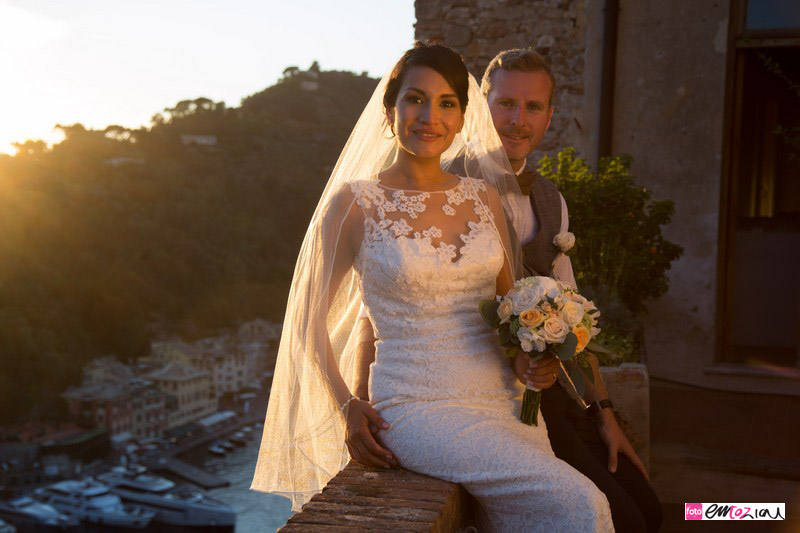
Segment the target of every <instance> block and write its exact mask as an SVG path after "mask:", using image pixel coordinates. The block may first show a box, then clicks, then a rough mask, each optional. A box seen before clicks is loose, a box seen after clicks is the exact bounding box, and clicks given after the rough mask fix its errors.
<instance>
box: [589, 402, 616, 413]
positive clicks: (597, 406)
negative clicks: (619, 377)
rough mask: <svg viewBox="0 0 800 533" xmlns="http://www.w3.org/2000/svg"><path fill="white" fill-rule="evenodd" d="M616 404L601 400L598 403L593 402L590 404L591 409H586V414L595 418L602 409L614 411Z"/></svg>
mask: <svg viewBox="0 0 800 533" xmlns="http://www.w3.org/2000/svg"><path fill="white" fill-rule="evenodd" d="M613 408H614V404H613V403H611V400H599V401H597V402H592V403H591V404H589V407H587V408H586V414H587V415H589V416H592V417H593V416H594V415H596V414H597V413H599V412H600V410H601V409H613Z"/></svg>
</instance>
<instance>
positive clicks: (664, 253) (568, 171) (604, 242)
mask: <svg viewBox="0 0 800 533" xmlns="http://www.w3.org/2000/svg"><path fill="white" fill-rule="evenodd" d="M631 162H632V158H631V157H630V156H626V155H619V156H615V157H605V158H602V159H601V160H600V163H599V165H598V167H599V169H598V172H596V173H595V172H593V171H592V169H591V168H590V166H589V165H588V164H587V163H586V161H585V160H584V159H581V158H578V157H576V155H575V149H574V148H565V149H564V150H563V151H562V152H560V153H559V154H558V155H557V157H556V158H555V159H554V158H552V157H548V156H545V157H543V158H542V159H541V160H540V161H539V169H538V170H539V173H540V174H541V175H542V176H544V177H545V178H547V179H550V180H551V181H553V183H555V185H556V186H557V187H558V189H559V190H560V191H561V194H563V195H564V199H565V200H566V202H567V205H568V207H569V216H570V222H569V226H570V231H571V232H572V233H574V234H575V247H574V248H573V249H572V250H571V251H570V252H569V255H570V257H571V258H572V264H573V268H574V270H575V278H576V281H577V282H578V287H579V289H580V290H581V292H582V293H583V294H585V295H586V296H587V297H591V298H594V299H596V303H597V305H598V307H599V309H600V311H601V313H603V318H604V320H602V322H601V328H603V329H604V331H603V333H601V337H600V338H599V339H598V340H599V341H600V342H601V343H604V342H605V343H606V344H607V345H608V346H609V347H610V348H612V350H616V351H618V352H623V356H624V357H623V359H625V360H631V359H638V351H639V346H638V345H639V337H640V333H639V331H638V330H639V326H638V321H636V320H634V318H635V317H636V316H637V315H639V314H641V313H642V312H643V311H644V310H645V302H646V300H648V299H650V298H658V297H659V296H661V295H662V294H664V293H665V292H667V290H668V288H669V279H668V278H667V274H666V273H667V270H669V268H670V265H671V263H672V262H673V261H674V260H676V259H677V258H679V257H680V256H681V254H682V253H683V248H682V247H681V246H679V245H677V244H674V243H672V242H669V241H667V240H666V239H665V238H664V237H663V235H662V234H661V227H662V226H664V225H665V224H668V223H669V222H670V220H671V218H672V215H673V213H674V211H675V208H674V205H673V203H672V201H671V200H653V199H652V195H651V193H650V191H648V190H647V189H645V188H643V187H638V186H636V185H635V184H634V182H633V177H632V176H631V174H630V167H631ZM626 352H627V353H626Z"/></svg>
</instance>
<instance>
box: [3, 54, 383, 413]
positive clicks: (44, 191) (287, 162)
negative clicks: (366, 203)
mask: <svg viewBox="0 0 800 533" xmlns="http://www.w3.org/2000/svg"><path fill="white" fill-rule="evenodd" d="M376 83H377V82H376V80H373V79H370V78H368V77H366V76H364V75H361V76H359V75H355V74H352V73H348V72H330V71H329V72H326V71H323V72H318V71H317V69H316V65H315V66H313V67H312V70H311V71H310V72H306V73H304V72H300V71H298V70H297V69H293V68H290V69H287V71H286V73H285V76H284V78H283V79H282V80H281V81H280V82H278V83H277V84H275V85H274V86H272V87H269V88H267V89H265V90H264V91H262V92H260V93H257V94H254V95H252V96H250V97H248V98H246V99H244V100H243V101H242V104H241V106H240V107H237V108H226V107H225V106H224V104H222V103H215V102H212V101H210V100H208V99H203V98H201V99H197V100H191V101H190V100H187V101H183V102H179V103H178V104H177V105H176V106H175V107H173V108H169V109H165V110H164V111H163V112H161V113H159V114H157V115H155V116H154V117H153V121H152V124H151V125H150V127H147V128H142V129H137V130H128V129H125V128H121V127H118V126H109V127H108V128H106V129H105V130H89V129H85V128H84V127H83V126H81V125H80V124H75V125H71V126H63V127H62V129H63V130H64V133H65V135H66V138H65V140H64V141H63V142H61V143H60V144H58V145H56V146H54V147H53V148H52V149H47V147H46V146H45V145H44V144H43V143H41V142H34V141H29V142H26V143H24V144H23V145H21V146H20V153H19V154H18V155H16V156H14V157H10V156H0V422H10V421H12V420H14V419H19V418H20V417H25V416H29V415H30V414H31V409H32V408H35V409H34V413H35V414H39V415H47V414H48V413H49V412H51V411H52V409H53V406H54V405H56V403H57V402H54V401H53V400H54V399H55V398H57V397H58V394H59V393H60V392H61V391H62V390H63V389H64V387H66V386H67V385H68V384H70V383H74V382H76V381H77V380H78V379H79V375H80V369H81V367H82V365H83V363H84V362H85V361H87V360H89V359H91V358H94V357H96V356H99V355H105V354H117V355H118V356H120V357H121V358H123V359H128V358H132V357H136V356H139V355H143V354H145V353H146V352H147V350H148V346H149V342H150V340H151V339H152V338H154V337H156V336H164V335H179V336H183V337H186V338H189V339H190V338H196V337H199V336H202V335H209V334H214V333H216V332H217V331H219V330H220V329H222V328H226V327H230V326H234V325H236V324H237V323H238V322H240V321H244V320H248V319H252V318H254V317H265V318H271V319H273V320H276V321H280V320H281V318H282V313H283V309H284V306H285V298H286V293H287V291H288V285H289V282H290V280H291V273H292V270H293V268H294V263H295V259H296V256H297V252H298V250H299V246H300V241H301V240H302V237H303V233H304V231H305V227H306V224H307V223H308V220H309V218H310V216H311V213H312V211H313V209H314V207H315V205H316V202H317V200H318V198H319V194H320V192H321V191H322V188H323V186H324V184H325V181H326V180H327V177H328V174H329V173H330V170H331V168H332V166H333V165H334V163H335V161H336V158H337V156H338V154H339V151H340V150H341V148H342V146H343V145H344V143H345V141H346V140H347V136H348V134H349V133H350V130H351V129H352V127H353V125H354V124H355V121H356V120H357V118H358V115H359V113H360V111H361V109H362V108H363V106H364V105H365V103H366V101H367V99H368V98H369V95H370V94H371V92H372V90H373V89H374V87H375V85H376ZM190 135H194V136H198V137H196V138H195V140H198V141H199V142H201V143H202V142H205V143H207V144H192V143H191V140H192V138H190V137H186V136H190ZM182 136H183V137H182ZM199 136H202V137H199ZM212 136H213V137H212ZM187 143H188V144H187Z"/></svg>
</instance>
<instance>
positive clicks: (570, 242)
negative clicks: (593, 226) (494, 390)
mask: <svg viewBox="0 0 800 533" xmlns="http://www.w3.org/2000/svg"><path fill="white" fill-rule="evenodd" d="M553 244H554V245H556V247H557V248H558V249H559V250H561V253H567V251H569V250H570V249H571V248H572V247H573V246H575V235H574V234H572V233H571V232H569V231H565V232H564V233H559V234H558V235H556V236H555V237H553Z"/></svg>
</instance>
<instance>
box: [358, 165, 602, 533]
mask: <svg viewBox="0 0 800 533" xmlns="http://www.w3.org/2000/svg"><path fill="white" fill-rule="evenodd" d="M351 189H352V192H353V193H354V194H355V196H356V202H357V204H358V205H359V206H360V207H361V209H362V210H363V212H364V216H365V234H364V240H363V242H362V245H361V249H360V251H359V253H358V257H357V259H356V263H355V268H356V269H357V271H358V272H359V273H360V279H361V281H360V282H361V284H362V291H363V298H364V305H365V307H366V309H367V312H368V314H369V317H370V319H371V320H372V323H373V325H374V327H375V330H376V338H377V339H379V340H378V341H377V344H376V347H377V348H376V354H375V362H374V363H373V365H372V368H371V376H370V383H369V390H370V398H371V401H372V403H373V405H374V406H375V408H376V409H377V410H378V411H379V412H380V413H381V416H383V417H384V418H385V419H386V420H387V421H388V422H389V424H391V428H390V429H389V430H387V431H382V432H381V433H380V437H381V439H382V440H383V442H384V443H385V444H386V445H387V446H388V448H389V449H391V450H392V451H393V452H394V453H395V455H396V456H397V458H398V460H399V462H400V464H401V465H402V466H403V467H405V468H408V469H410V470H413V471H416V472H420V473H423V474H427V475H430V476H434V477H437V478H440V479H445V480H449V481H452V482H455V483H460V484H461V485H463V486H464V487H465V488H466V489H467V490H468V491H469V492H470V493H471V494H472V495H473V496H475V497H476V498H477V500H478V501H479V502H480V504H481V513H480V514H481V517H480V518H481V526H482V527H481V530H482V531H484V530H485V531H509V532H510V531H515V532H516V531H548V532H551V531H569V532H579V531H587V532H588V531H591V532H595V531H611V530H613V526H612V522H611V514H610V511H609V507H608V502H607V500H606V498H605V496H604V495H603V493H602V492H601V491H600V490H598V489H597V488H596V487H595V486H594V484H593V483H592V482H591V481H589V479H587V478H586V477H584V476H583V475H582V474H580V473H579V472H578V471H577V470H574V469H573V468H572V467H570V466H569V465H568V464H566V463H564V462H562V461H561V460H559V459H557V458H556V457H555V456H554V455H553V452H552V450H551V448H550V442H549V440H548V438H547V430H546V428H545V425H544V421H543V420H542V419H541V418H540V425H539V426H538V427H533V426H527V425H524V424H522V423H521V422H520V421H519V405H520V399H521V396H522V392H523V391H522V386H521V385H520V384H519V383H518V381H517V380H516V378H515V376H514V374H513V371H512V369H511V365H510V364H509V362H508V361H507V360H506V359H505V357H504V356H503V354H502V352H501V351H500V349H499V346H498V345H497V342H496V340H495V338H494V337H493V333H492V332H491V331H490V329H489V328H488V327H487V326H485V325H484V323H483V321H482V320H481V318H480V315H479V313H478V302H479V301H480V300H481V299H485V298H492V297H494V295H495V283H496V278H497V275H498V273H499V272H500V270H501V268H502V266H503V257H504V255H503V248H502V245H501V242H500V239H499V236H498V235H497V232H496V230H495V229H494V226H493V225H492V223H491V217H492V213H491V211H490V210H489V209H488V208H486V205H488V203H487V202H486V188H485V185H484V183H483V182H482V181H480V180H476V179H472V178H460V181H459V183H458V185H456V186H455V187H454V188H452V189H449V190H445V191H441V192H419V191H408V190H397V189H391V188H389V187H386V186H384V185H383V184H381V183H380V182H375V181H369V182H368V181H359V182H354V183H353V184H352V185H351ZM456 243H458V244H456Z"/></svg>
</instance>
